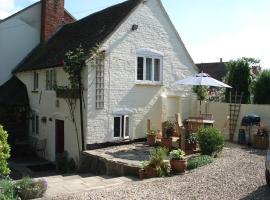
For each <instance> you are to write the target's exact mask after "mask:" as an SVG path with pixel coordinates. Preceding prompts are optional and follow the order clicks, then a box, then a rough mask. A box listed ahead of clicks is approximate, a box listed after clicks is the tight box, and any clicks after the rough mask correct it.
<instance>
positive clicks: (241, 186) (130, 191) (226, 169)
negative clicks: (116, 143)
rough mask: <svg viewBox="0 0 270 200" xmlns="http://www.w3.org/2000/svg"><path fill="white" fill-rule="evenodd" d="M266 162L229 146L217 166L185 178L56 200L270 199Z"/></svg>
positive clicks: (257, 152) (258, 153)
mask: <svg viewBox="0 0 270 200" xmlns="http://www.w3.org/2000/svg"><path fill="white" fill-rule="evenodd" d="M264 159H265V151H260V150H252V149H247V148H243V147H241V146H237V145H232V144H227V148H225V149H224V151H223V153H222V155H221V156H220V157H219V158H218V159H216V161H215V162H214V163H213V164H211V165H208V166H204V167H201V168H198V169H195V170H194V171H191V172H189V173H186V174H185V175H180V176H174V177H169V178H157V179H149V180H145V181H137V182H130V183H125V184H124V185H120V186H115V187H110V188H107V189H102V190H94V191H89V192H86V193H80V194H76V195H72V196H66V197H63V196H62V197H56V198H55V199H93V200H98V199H110V200H113V199H122V200H123V199H129V200H130V199H144V200H146V199H162V200H163V199H166V200H167V199H168V200H173V199H183V200H189V199H192V200H193V199H194V200H200V199H203V200H206V199H207V200H212V199H213V200H216V199H218V200H221V199H229V200H233V199H242V200H251V199H252V200H253V199H254V200H255V199H263V200H267V199H269V200H270V189H269V188H268V187H267V186H266V182H265V178H264V170H265V166H264Z"/></svg>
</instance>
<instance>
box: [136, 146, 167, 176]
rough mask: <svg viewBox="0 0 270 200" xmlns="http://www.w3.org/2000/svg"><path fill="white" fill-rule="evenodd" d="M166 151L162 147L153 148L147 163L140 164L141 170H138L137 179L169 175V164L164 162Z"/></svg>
mask: <svg viewBox="0 0 270 200" xmlns="http://www.w3.org/2000/svg"><path fill="white" fill-rule="evenodd" d="M167 152H168V150H167V149H166V148H163V147H159V148H155V149H153V150H152V151H151V152H150V159H149V161H143V162H142V169H140V170H139V177H140V178H141V179H143V178H153V177H157V176H167V175H169V172H170V168H169V164H168V163H166V162H165V161H164V159H165V157H166V155H167Z"/></svg>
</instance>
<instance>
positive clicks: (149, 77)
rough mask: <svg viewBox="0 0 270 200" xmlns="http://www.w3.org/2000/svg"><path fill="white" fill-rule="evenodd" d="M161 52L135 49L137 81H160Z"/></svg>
mask: <svg viewBox="0 0 270 200" xmlns="http://www.w3.org/2000/svg"><path fill="white" fill-rule="evenodd" d="M162 59H163V54H162V53H159V52H157V51H155V50H151V49H145V48H143V49H139V50H137V76H136V77H137V81H152V82H160V81H161V80H162V73H161V72H162V66H161V64H162Z"/></svg>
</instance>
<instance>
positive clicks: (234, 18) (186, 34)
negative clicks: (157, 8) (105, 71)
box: [0, 0, 270, 68]
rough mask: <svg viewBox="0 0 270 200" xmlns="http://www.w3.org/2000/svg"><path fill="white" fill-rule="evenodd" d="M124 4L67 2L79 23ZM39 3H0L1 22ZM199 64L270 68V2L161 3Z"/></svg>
mask: <svg viewBox="0 0 270 200" xmlns="http://www.w3.org/2000/svg"><path fill="white" fill-rule="evenodd" d="M122 1H123V0H65V7H66V9H67V10H68V11H69V12H70V13H71V14H73V15H74V16H75V17H76V18H77V19H80V18H82V17H84V16H87V15H89V14H90V13H92V12H95V11H98V10H100V9H103V8H105V7H107V6H110V5H113V4H116V3H119V2H122ZM33 2H36V0H0V18H4V17H7V16H8V15H10V14H12V13H14V12H16V11H18V10H20V9H22V8H24V7H26V6H28V5H31V4H32V3H33ZM162 2H163V5H164V7H165V8H166V10H167V12H168V14H169V16H170V17H171V20H172V21H173V23H174V25H175V27H176V29H177V30H178V32H179V34H180V36H181V38H182V40H183V41H184V43H185V45H186V47H187V49H188V51H189V53H190V54H191V57H192V58H193V60H194V61H195V62H196V63H200V62H217V61H219V58H223V60H225V61H227V60H230V59H236V58H239V57H243V56H245V57H255V58H259V59H261V65H262V67H263V68H270V39H269V37H270V12H269V9H270V1H269V0H162Z"/></svg>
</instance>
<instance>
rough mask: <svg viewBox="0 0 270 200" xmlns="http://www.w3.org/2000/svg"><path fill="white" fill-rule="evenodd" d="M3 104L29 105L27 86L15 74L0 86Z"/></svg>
mask: <svg viewBox="0 0 270 200" xmlns="http://www.w3.org/2000/svg"><path fill="white" fill-rule="evenodd" d="M0 105H1V106H24V107H25V106H28V105H29V101H28V94H27V89H26V86H25V85H24V84H23V82H21V81H20V80H19V79H18V78H17V77H15V76H13V77H12V78H11V79H9V80H8V81H7V82H6V83H4V84H3V85H1V86H0Z"/></svg>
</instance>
